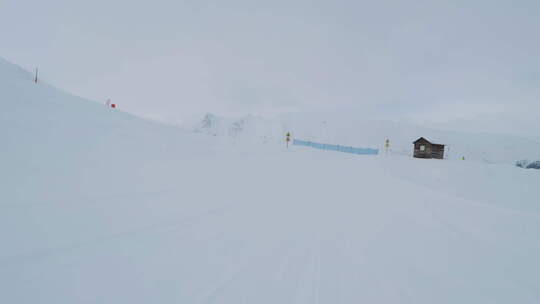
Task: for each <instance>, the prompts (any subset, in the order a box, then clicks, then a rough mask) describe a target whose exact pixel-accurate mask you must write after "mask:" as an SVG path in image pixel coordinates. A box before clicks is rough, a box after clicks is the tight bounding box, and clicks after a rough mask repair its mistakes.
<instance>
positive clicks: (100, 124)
mask: <svg viewBox="0 0 540 304" xmlns="http://www.w3.org/2000/svg"><path fill="white" fill-rule="evenodd" d="M31 79H32V77H31V75H30V74H27V73H26V72H24V71H22V70H20V69H18V68H16V67H14V66H12V65H11V64H9V63H7V62H4V61H0V102H1V104H2V109H3V110H2V112H1V114H0V137H1V138H2V157H1V160H0V167H1V168H2V170H1V171H0V185H1V187H2V189H1V190H2V191H1V193H2V194H1V196H0V244H1V246H2V247H1V249H2V250H0V303H28V304H35V303H54V304H59V303H70V304H71V303H272V304H275V303H332V304H334V303H429V304H431V303H475V304H476V303H490V304H491V303H539V302H540V280H539V279H538V278H539V276H538V274H539V273H540V262H539V258H538V257H539V256H540V242H539V237H538V236H539V235H540V199H539V195H538V191H537V188H538V185H540V174H539V171H537V170H523V169H520V168H517V167H515V166H514V165H513V164H486V163H484V162H472V161H458V160H420V159H413V158H410V157H408V156H400V155H394V154H391V155H384V154H383V155H379V156H357V155H349V154H346V153H336V152H331V151H319V150H313V149H309V148H305V147H295V146H293V147H291V148H289V149H285V148H284V146H283V144H282V142H276V143H275V144H272V143H270V142H269V143H267V144H266V145H263V144H259V145H256V144H253V145H230V144H224V143H222V142H220V141H219V140H216V138H215V137H214V136H205V135H202V134H193V133H192V132H187V131H182V130H179V129H175V128H172V127H166V126H162V125H158V124H153V123H149V122H146V121H143V120H141V119H138V118H136V117H133V116H130V115H128V114H125V113H122V112H121V111H119V110H111V109H107V108H105V107H104V106H103V105H101V104H98V103H93V102H90V101H86V100H83V99H81V98H78V97H75V96H72V95H69V94H66V93H63V92H61V91H59V90H57V89H54V88H52V87H50V86H48V85H46V84H42V83H39V84H37V85H36V84H33V83H32V81H31ZM358 132H361V130H359V131H358ZM351 133H352V132H351ZM381 136H384V135H381ZM216 137H217V136H216Z"/></svg>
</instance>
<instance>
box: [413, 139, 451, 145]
mask: <svg viewBox="0 0 540 304" xmlns="http://www.w3.org/2000/svg"><path fill="white" fill-rule="evenodd" d="M417 143H427V144H430V145H432V146H443V147H444V145H442V144H435V143H432V142H430V141H429V140H427V139H425V138H423V137H420V138H419V139H417V140H415V141H414V142H413V144H417Z"/></svg>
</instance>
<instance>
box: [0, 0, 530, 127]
mask: <svg viewBox="0 0 540 304" xmlns="http://www.w3.org/2000/svg"><path fill="white" fill-rule="evenodd" d="M539 37H540V1H538V0H514V1H510V0H509V1H498V0H489V1H488V0H481V1H474V0H467V1H460V0H452V1H414V0H408V1H405V0H403V1H388V0H380V1H339V0H337V1H307V0H300V1H294V0H272V1H248V0H230V1H224V0H222V1H207V0H185V1H179V0H175V1H172V0H171V1H168V0H154V1H134V0H129V1H128V0H118V1H113V0H93V1H76V0H48V1H26V0H0V56H1V57H4V58H5V59H7V60H9V61H11V62H14V63H17V64H19V65H21V66H23V67H25V68H27V69H32V68H33V67H34V66H39V68H40V71H41V75H42V77H44V79H46V80H47V81H48V82H50V83H52V84H54V85H55V86H57V87H60V88H63V89H65V90H67V91H70V92H72V93H75V94H77V95H81V96H84V97H87V98H90V99H94V100H98V101H105V100H106V99H107V98H111V99H112V100H113V101H114V102H116V103H118V104H119V105H120V107H121V108H123V109H126V110H128V111H130V112H133V113H135V114H138V115H142V116H146V117H155V118H162V119H175V120H176V119H182V118H185V117H188V116H191V115H194V114H198V113H202V112H214V113H217V114H228V115H237V114H238V115H242V114H247V113H255V114H262V115H271V114H275V113H279V112H286V111H291V110H295V111H296V110H300V111H301V110H306V109H311V110H312V109H325V108H354V109H356V110H359V111H364V112H376V113H377V115H378V116H379V117H382V118H389V119H412V120H414V121H417V122H429V123H433V124H439V125H456V124H457V122H460V124H461V127H465V128H469V127H470V128H471V129H477V130H484V131H494V132H501V131H505V130H508V131H509V132H517V133H520V132H523V134H526V135H528V136H530V135H533V136H534V135H535V134H538V133H539V132H540V122H539V120H540V119H539V117H538V116H539V114H540V38H539ZM539 137H540V136H539Z"/></svg>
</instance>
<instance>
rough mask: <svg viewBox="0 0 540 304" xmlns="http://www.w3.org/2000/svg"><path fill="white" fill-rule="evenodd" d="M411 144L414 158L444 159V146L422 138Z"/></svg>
mask: <svg viewBox="0 0 540 304" xmlns="http://www.w3.org/2000/svg"><path fill="white" fill-rule="evenodd" d="M413 144H414V154H413V156H414V157H416V158H436V159H443V158H444V145H441V144H434V143H432V142H430V141H429V140H427V139H425V138H423V137H420V138H419V139H417V140H416V141H415V142H413Z"/></svg>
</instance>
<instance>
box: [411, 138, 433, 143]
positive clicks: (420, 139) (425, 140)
mask: <svg viewBox="0 0 540 304" xmlns="http://www.w3.org/2000/svg"><path fill="white" fill-rule="evenodd" d="M419 142H425V143H428V144H431V142H430V141H429V140H427V139H425V138H423V137H420V138H419V139H417V140H415V141H414V142H413V144H416V143H419Z"/></svg>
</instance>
